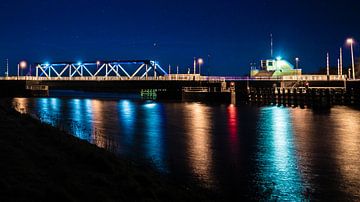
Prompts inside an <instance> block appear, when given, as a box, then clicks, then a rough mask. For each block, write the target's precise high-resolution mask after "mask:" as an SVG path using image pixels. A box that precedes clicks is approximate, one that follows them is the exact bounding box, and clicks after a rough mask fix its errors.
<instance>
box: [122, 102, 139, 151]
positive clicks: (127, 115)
mask: <svg viewBox="0 0 360 202" xmlns="http://www.w3.org/2000/svg"><path fill="white" fill-rule="evenodd" d="M118 109H119V115H120V122H121V125H122V128H123V132H124V134H125V135H126V136H125V137H124V140H125V143H126V144H128V145H131V144H132V143H133V138H134V137H133V136H134V132H135V120H136V106H135V104H134V103H133V102H131V101H129V100H122V101H120V102H119V105H118Z"/></svg>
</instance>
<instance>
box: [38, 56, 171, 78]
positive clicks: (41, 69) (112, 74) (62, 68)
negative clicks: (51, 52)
mask: <svg viewBox="0 0 360 202" xmlns="http://www.w3.org/2000/svg"><path fill="white" fill-rule="evenodd" d="M35 72H36V73H35V77H36V78H37V79H38V80H43V79H44V78H45V80H46V79H48V80H53V79H58V80H62V79H64V80H67V79H68V80H72V78H88V79H89V80H90V79H91V78H92V79H98V78H104V79H105V80H106V79H107V78H112V79H117V80H133V79H135V78H136V79H137V80H139V79H148V78H149V77H151V78H156V77H158V76H167V75H168V73H167V72H166V71H165V70H164V69H163V68H161V66H160V65H159V64H158V63H157V62H156V61H152V60H118V61H97V62H84V63H69V62H64V63H52V64H48V63H45V64H37V65H36V69H35Z"/></svg>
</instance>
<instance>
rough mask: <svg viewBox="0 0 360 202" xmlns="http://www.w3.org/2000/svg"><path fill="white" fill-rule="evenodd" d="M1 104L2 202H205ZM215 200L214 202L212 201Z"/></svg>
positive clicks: (202, 194)
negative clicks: (195, 201)
mask: <svg viewBox="0 0 360 202" xmlns="http://www.w3.org/2000/svg"><path fill="white" fill-rule="evenodd" d="M4 103H5V102H2V103H1V104H0V161H1V164H0V201H54V200H56V201H85V200H88V201H144V200H146V201H190V200H191V201H193V200H197V201H199V200H200V201H203V200H209V199H211V197H210V196H209V194H208V192H207V191H205V190H202V189H200V188H186V187H183V186H180V185H178V184H176V183H175V182H172V181H171V180H169V179H167V177H166V176H162V175H160V174H158V173H156V172H155V171H154V170H153V169H151V168H150V167H147V166H140V165H136V164H135V163H133V162H131V161H129V160H126V159H121V158H119V157H116V156H115V155H113V154H111V153H109V152H107V151H105V150H103V149H100V148H98V147H96V146H94V145H91V144H89V143H87V142H85V141H82V140H79V139H77V138H75V137H73V136H71V135H68V134H66V133H64V132H61V131H59V130H58V129H55V128H53V127H51V126H48V125H44V124H41V123H39V122H38V121H37V120H34V119H32V118H30V117H29V116H28V115H22V114H20V113H18V112H16V111H14V110H12V109H10V108H9V107H8V106H9V105H8V104H4ZM212 199H214V198H212Z"/></svg>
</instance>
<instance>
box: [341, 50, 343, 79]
mask: <svg viewBox="0 0 360 202" xmlns="http://www.w3.org/2000/svg"><path fill="white" fill-rule="evenodd" d="M342 71H343V58H342V48H341V47H340V75H342V74H343V73H342Z"/></svg>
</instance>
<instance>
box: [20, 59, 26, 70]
mask: <svg viewBox="0 0 360 202" xmlns="http://www.w3.org/2000/svg"><path fill="white" fill-rule="evenodd" d="M19 65H20V68H22V69H24V68H26V66H27V62H26V61H21V62H20V64H19Z"/></svg>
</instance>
